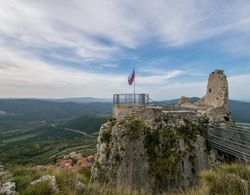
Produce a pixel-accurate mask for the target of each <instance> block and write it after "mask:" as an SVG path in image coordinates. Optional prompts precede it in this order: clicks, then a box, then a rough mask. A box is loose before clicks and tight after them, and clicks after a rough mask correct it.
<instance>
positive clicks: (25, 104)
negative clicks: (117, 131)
mask: <svg viewBox="0 0 250 195" xmlns="http://www.w3.org/2000/svg"><path fill="white" fill-rule="evenodd" d="M111 107H112V104H111V103H101V102H95V103H84V104H79V103H74V102H55V101H45V100H36V99H0V113H1V114H0V121H6V120H8V121H43V120H50V121H51V120H61V119H72V118H76V117H79V116H81V115H89V114H90V115H91V114H92V115H93V114H95V115H99V116H105V115H110V114H111Z"/></svg>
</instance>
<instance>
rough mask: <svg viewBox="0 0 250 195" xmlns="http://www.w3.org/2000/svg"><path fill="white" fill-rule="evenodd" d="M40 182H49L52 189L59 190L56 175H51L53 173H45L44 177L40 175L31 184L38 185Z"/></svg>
mask: <svg viewBox="0 0 250 195" xmlns="http://www.w3.org/2000/svg"><path fill="white" fill-rule="evenodd" d="M39 183H48V184H49V185H50V187H51V189H52V190H53V191H54V192H58V187H57V183H56V177H55V176H51V175H44V176H42V177H40V178H39V179H37V180H35V181H32V182H31V183H30V184H31V185H36V184H39Z"/></svg>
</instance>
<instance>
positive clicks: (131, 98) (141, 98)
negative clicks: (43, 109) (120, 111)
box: [113, 93, 150, 105]
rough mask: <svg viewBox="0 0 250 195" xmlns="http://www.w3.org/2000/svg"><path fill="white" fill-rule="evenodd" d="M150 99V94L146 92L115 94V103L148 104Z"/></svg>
mask: <svg viewBox="0 0 250 195" xmlns="http://www.w3.org/2000/svg"><path fill="white" fill-rule="evenodd" d="M149 100H150V98H149V95H148V94H144V93H137V94H114V95H113V104H114V105H124V104H128V105H131V104H132V105H133V104H136V105H148V104H149Z"/></svg>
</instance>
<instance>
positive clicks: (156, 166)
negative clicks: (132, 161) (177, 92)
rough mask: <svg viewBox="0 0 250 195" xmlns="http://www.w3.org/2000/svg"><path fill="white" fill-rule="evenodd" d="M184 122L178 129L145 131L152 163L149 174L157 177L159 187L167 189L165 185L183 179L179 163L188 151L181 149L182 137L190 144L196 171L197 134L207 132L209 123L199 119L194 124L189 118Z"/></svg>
mask: <svg viewBox="0 0 250 195" xmlns="http://www.w3.org/2000/svg"><path fill="white" fill-rule="evenodd" d="M165 120H167V119H165ZM184 122H185V124H184V125H182V126H181V127H179V128H176V129H167V128H165V129H164V130H163V131H162V129H159V130H156V131H146V132H145V137H144V148H145V151H146V153H147V156H148V161H149V165H150V168H149V174H150V175H152V176H154V177H155V179H156V187H157V189H160V190H165V189H164V186H165V188H166V186H167V188H168V189H169V188H171V187H176V186H177V185H178V184H179V183H180V182H181V180H182V179H183V178H182V175H181V172H180V170H179V163H180V162H181V160H182V159H183V158H184V156H185V155H186V154H187V151H180V150H179V140H180V139H183V140H184V141H185V144H187V146H188V153H189V161H190V163H191V164H192V171H193V173H195V158H196V157H195V154H194V152H195V148H194V142H195V141H196V138H197V135H201V134H205V132H206V130H207V128H206V125H207V123H206V122H204V121H199V122H198V123H196V124H193V123H191V122H189V121H187V120H186V121H184Z"/></svg>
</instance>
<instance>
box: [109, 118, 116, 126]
mask: <svg viewBox="0 0 250 195" xmlns="http://www.w3.org/2000/svg"><path fill="white" fill-rule="evenodd" d="M116 121H117V120H116V118H113V117H112V118H111V119H109V122H110V123H111V127H113V126H115V124H116Z"/></svg>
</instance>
